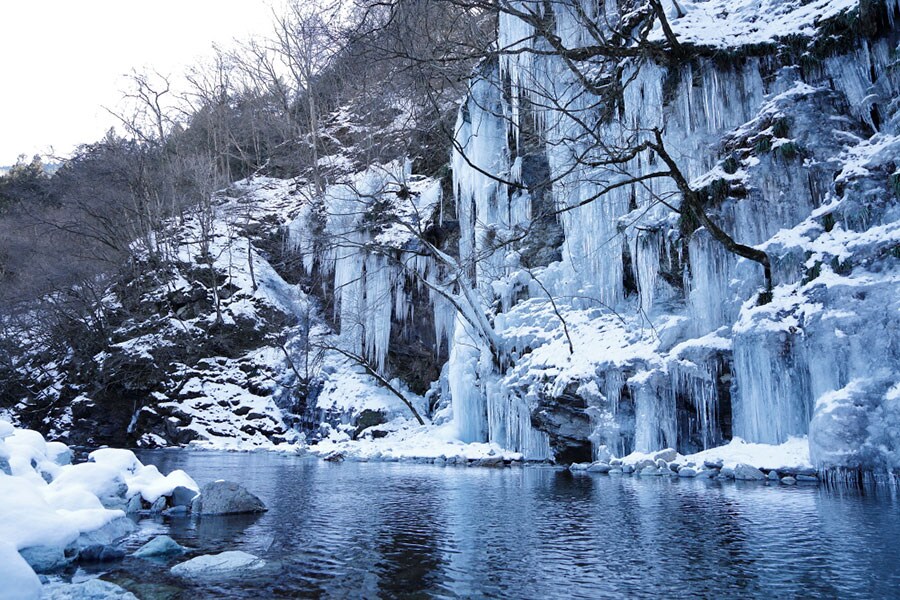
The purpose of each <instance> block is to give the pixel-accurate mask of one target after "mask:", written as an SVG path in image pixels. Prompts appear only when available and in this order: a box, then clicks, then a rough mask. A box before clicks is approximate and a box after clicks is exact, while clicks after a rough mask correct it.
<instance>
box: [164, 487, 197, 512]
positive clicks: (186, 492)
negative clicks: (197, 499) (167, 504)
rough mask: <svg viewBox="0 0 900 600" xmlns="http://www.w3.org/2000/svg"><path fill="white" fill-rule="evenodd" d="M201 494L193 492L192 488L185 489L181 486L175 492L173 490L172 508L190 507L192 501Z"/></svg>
mask: <svg viewBox="0 0 900 600" xmlns="http://www.w3.org/2000/svg"><path fill="white" fill-rule="evenodd" d="M198 493H199V492H197V490H192V489H191V488H188V487H184V486H183V485H179V486H178V487H176V488H175V489H174V490H172V502H171V504H172V506H187V507H190V505H191V501H192V500H193V499H194V496H196V495H197V494H198Z"/></svg>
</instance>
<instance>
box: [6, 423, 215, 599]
mask: <svg viewBox="0 0 900 600" xmlns="http://www.w3.org/2000/svg"><path fill="white" fill-rule="evenodd" d="M70 457H71V451H70V450H69V449H68V448H67V447H65V446H64V445H63V444H59V443H57V442H50V443H47V442H46V441H45V440H44V438H43V436H42V435H41V434H39V433H38V432H36V431H31V430H28V429H20V428H17V427H14V426H12V425H11V424H10V423H8V422H6V421H0V497H2V498H3V499H4V502H3V503H2V504H0V581H3V582H4V583H11V582H15V583H16V585H14V586H12V587H10V586H4V589H6V590H10V589H15V590H16V592H15V593H14V594H13V596H4V595H3V594H4V592H3V591H2V590H0V598H6V597H16V598H31V597H34V598H37V597H40V594H41V592H40V588H39V587H38V588H35V587H34V584H35V583H36V582H38V579H37V576H36V575H35V570H47V569H53V568H56V567H59V566H63V565H65V564H66V563H67V562H68V561H69V560H71V557H72V556H74V555H76V554H77V550H78V549H79V548H81V547H82V546H86V545H90V544H98V543H99V544H108V543H111V542H113V541H115V539H117V538H119V537H121V536H122V535H125V534H127V533H128V532H129V531H131V529H133V525H132V524H131V521H129V520H127V519H125V513H124V511H123V510H118V509H114V508H110V507H115V506H118V507H123V508H124V506H125V503H126V499H127V498H131V497H134V496H136V495H138V494H140V495H141V496H142V497H143V498H144V500H146V501H148V502H153V501H154V500H156V499H157V498H159V497H160V496H162V495H168V494H171V493H172V492H173V490H174V489H175V488H176V487H178V486H184V487H187V488H189V489H192V490H199V486H198V485H197V483H196V482H195V481H194V480H193V479H191V478H190V477H189V476H188V475H187V474H186V473H184V472H183V471H174V472H172V473H170V474H168V475H163V474H161V473H160V472H159V471H158V470H157V469H156V467H153V466H144V465H143V464H141V462H140V461H139V460H138V459H137V457H135V455H134V454H133V453H132V452H131V451H129V450H117V449H111V448H104V449H101V450H97V451H94V452H92V453H91V454H90V456H89V461H88V462H85V463H81V464H77V465H72V464H63V465H61V464H59V462H68V460H69V458H70ZM4 461H5V462H6V463H8V468H3V467H4V466H6V465H5V464H4ZM29 563H30V564H29ZM35 590H36V591H35ZM32 591H34V593H32Z"/></svg>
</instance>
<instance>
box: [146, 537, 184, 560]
mask: <svg viewBox="0 0 900 600" xmlns="http://www.w3.org/2000/svg"><path fill="white" fill-rule="evenodd" d="M186 551H187V549H186V548H185V547H184V546H182V545H181V544H179V543H178V542H176V541H175V540H173V539H172V538H170V537H169V536H167V535H158V536H156V537H155V538H153V539H152V540H150V541H149V542H147V543H146V544H144V545H143V546H141V547H140V548H138V549H137V550H135V552H134V556H137V557H139V558H147V557H149V556H166V555H169V554H183V553H184V552H186Z"/></svg>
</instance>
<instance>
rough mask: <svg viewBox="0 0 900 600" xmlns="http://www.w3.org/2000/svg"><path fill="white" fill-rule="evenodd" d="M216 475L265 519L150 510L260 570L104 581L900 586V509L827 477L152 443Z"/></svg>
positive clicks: (776, 592) (162, 456) (425, 593)
mask: <svg viewBox="0 0 900 600" xmlns="http://www.w3.org/2000/svg"><path fill="white" fill-rule="evenodd" d="M139 458H140V459H141V460H142V461H143V462H144V463H149V464H155V465H157V466H158V467H159V468H160V469H161V470H162V471H163V472H169V471H170V470H172V469H176V468H180V469H184V470H185V471H187V472H188V473H190V474H191V475H192V476H193V477H194V478H195V479H196V480H197V481H198V483H200V484H201V485H202V484H204V483H207V482H209V481H213V480H216V479H231V480H235V481H238V482H240V483H242V484H244V485H245V486H246V487H247V488H248V489H250V490H251V491H252V492H254V493H256V494H257V495H259V496H260V497H261V498H262V499H263V500H264V501H265V502H266V504H267V505H268V507H269V509H270V510H269V512H267V513H265V514H263V515H260V516H251V517H244V516H240V517H205V518H202V519H200V520H192V519H190V518H175V519H169V518H163V517H156V518H144V519H142V520H141V521H140V522H139V525H140V528H139V532H138V534H137V535H136V536H134V538H132V539H131V540H129V542H128V545H129V549H134V548H136V547H138V546H139V545H140V544H141V543H143V542H144V541H146V540H147V539H149V538H151V537H152V536H153V535H156V534H159V533H167V534H169V535H171V536H172V537H174V538H175V539H176V540H177V541H178V542H180V543H181V544H183V545H185V546H190V547H192V548H196V549H197V550H198V551H199V552H202V553H211V552H220V551H224V550H243V551H246V552H250V553H252V554H256V555H258V556H260V557H262V558H264V559H265V560H266V561H267V563H268V564H267V566H266V568H264V569H263V570H261V571H258V572H255V573H254V574H253V575H241V576H236V577H234V578H229V579H217V580H206V581H204V580H201V581H183V580H179V579H177V578H174V577H172V576H170V575H169V574H168V568H169V567H170V566H171V565H172V564H173V563H174V562H177V560H182V559H171V560H169V561H158V562H154V561H146V560H140V559H136V558H132V557H128V558H126V559H125V561H124V562H123V563H121V564H120V565H117V566H115V567H114V568H113V569H112V570H107V571H105V578H106V579H109V580H112V581H116V582H119V583H124V584H126V585H128V586H129V587H130V588H131V589H132V591H135V592H136V593H137V594H138V595H139V596H141V597H142V598H172V599H175V598H185V599H187V598H190V599H192V600H193V599H196V598H281V597H336V598H344V597H354V598H379V597H384V598H395V597H407V598H477V597H490V598H540V599H546V598H621V597H629V598H658V597H665V598H679V597H694V598H696V597H710V598H712V597H714V598H739V597H740V598H746V597H748V596H767V597H768V596H778V597H801V596H802V597H805V598H814V597H819V598H833V597H844V598H854V597H857V598H873V597H891V596H898V595H900V544H898V543H897V540H900V518H898V517H900V513H898V509H900V502H898V499H897V498H896V496H895V495H894V494H892V493H891V490H890V489H888V488H879V489H878V490H875V491H869V492H868V493H865V494H864V493H861V492H859V491H855V490H833V489H831V490H829V489H825V488H824V487H820V486H795V487H787V486H783V485H779V484H777V483H776V484H763V483H756V482H754V483H742V482H726V483H718V482H715V481H697V480H684V479H679V478H659V477H653V478H638V477H622V476H605V475H590V474H571V473H569V472H567V471H560V470H555V469H551V468H541V467H517V468H506V469H487V468H464V467H439V466H435V465H420V464H412V463H352V462H345V463H337V464H332V463H327V462H322V461H319V460H316V459H313V458H308V457H299V456H285V455H279V454H267V453H217V452H188V451H144V452H140V453H139Z"/></svg>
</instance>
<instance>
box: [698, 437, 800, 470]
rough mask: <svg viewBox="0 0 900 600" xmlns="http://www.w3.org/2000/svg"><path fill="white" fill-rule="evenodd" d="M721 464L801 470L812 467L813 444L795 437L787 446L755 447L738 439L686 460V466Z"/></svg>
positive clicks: (755, 445) (762, 445)
mask: <svg viewBox="0 0 900 600" xmlns="http://www.w3.org/2000/svg"><path fill="white" fill-rule="evenodd" d="M717 460H721V461H722V463H723V465H724V466H725V467H734V466H736V465H738V464H740V463H744V464H748V465H753V466H754V467H757V468H759V469H766V470H769V469H775V470H783V469H801V468H810V467H812V462H810V460H809V442H808V441H807V439H806V438H805V437H792V438H790V439H788V441H786V442H784V443H783V444H777V445H775V444H751V443H749V442H745V441H744V440H742V439H741V438H734V439H732V440H731V442H729V443H728V444H726V445H724V446H719V447H718V448H710V449H709V450H704V451H703V452H697V453H696V454H690V455H688V456H685V457H684V461H683V462H695V463H697V464H703V462H704V461H710V462H715V461H717Z"/></svg>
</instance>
